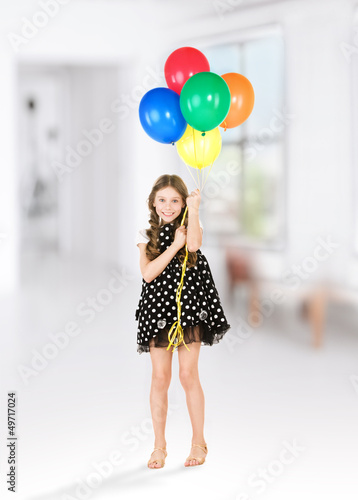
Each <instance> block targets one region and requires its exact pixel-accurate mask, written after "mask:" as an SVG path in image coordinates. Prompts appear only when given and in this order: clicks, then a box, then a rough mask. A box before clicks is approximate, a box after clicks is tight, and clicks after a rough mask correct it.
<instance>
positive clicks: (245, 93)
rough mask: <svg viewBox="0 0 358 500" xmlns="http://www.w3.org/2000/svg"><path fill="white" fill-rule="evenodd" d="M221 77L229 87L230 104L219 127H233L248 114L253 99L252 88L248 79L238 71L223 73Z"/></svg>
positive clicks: (241, 121)
mask: <svg viewBox="0 0 358 500" xmlns="http://www.w3.org/2000/svg"><path fill="white" fill-rule="evenodd" d="M222 78H223V79H224V80H225V82H226V83H227V84H228V87H229V89H230V94H231V105H230V110H229V113H228V114H227V116H226V118H225V120H224V121H223V122H222V123H221V124H220V127H223V128H234V127H237V126H238V125H241V123H243V122H244V121H245V120H246V119H247V118H248V117H249V116H250V114H251V111H252V109H253V107H254V101H255V94H254V89H253V88H252V85H251V83H250V81H249V80H248V79H247V78H246V77H245V76H243V75H239V73H225V75H222Z"/></svg>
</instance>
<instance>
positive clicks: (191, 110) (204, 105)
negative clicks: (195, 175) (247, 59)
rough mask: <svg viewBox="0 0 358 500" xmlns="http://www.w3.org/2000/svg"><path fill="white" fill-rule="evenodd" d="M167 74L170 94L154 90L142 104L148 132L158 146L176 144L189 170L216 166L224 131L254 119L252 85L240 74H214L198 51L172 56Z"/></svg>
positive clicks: (141, 114) (141, 113) (184, 50)
mask: <svg viewBox="0 0 358 500" xmlns="http://www.w3.org/2000/svg"><path fill="white" fill-rule="evenodd" d="M164 74H165V80H166V82H167V85H168V88H166V87H158V88H154V89H152V90H149V91H148V92H147V93H146V94H145V95H144V96H143V98H142V99H141V102H140V104H139V117H140V122H141V124H142V127H143V129H144V130H145V132H146V133H147V134H148V135H149V136H150V137H151V138H152V139H154V140H156V141H158V142H161V143H164V144H175V143H176V147H177V151H178V154H179V156H180V157H181V158H182V160H183V161H184V162H185V164H186V165H189V166H191V167H193V168H196V169H199V170H200V169H202V168H204V167H207V166H209V165H211V166H212V164H213V163H214V161H215V160H216V158H217V157H218V155H219V153H220V151H221V142H222V141H221V134H220V131H219V126H220V127H222V128H224V129H225V130H226V129H228V128H234V127H237V126H239V125H241V124H242V123H243V122H244V121H245V120H246V119H247V118H248V117H249V115H250V114H251V111H252V109H253V106H254V99H255V96H254V90H253V88H252V85H251V83H250V81H249V80H248V79H247V78H246V77H245V76H243V75H240V74H238V73H226V74H224V75H221V76H220V75H217V74H216V73H213V72H211V71H210V65H209V62H208V60H207V58H206V57H205V55H204V54H203V53H202V52H200V51H199V50H197V49H195V48H193V47H181V48H179V49H177V50H175V51H174V52H172V53H171V54H170V56H169V57H168V59H167V61H166V63H165V66H164Z"/></svg>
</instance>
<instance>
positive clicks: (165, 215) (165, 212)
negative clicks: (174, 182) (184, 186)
mask: <svg viewBox="0 0 358 500" xmlns="http://www.w3.org/2000/svg"><path fill="white" fill-rule="evenodd" d="M153 206H154V207H155V210H156V212H157V214H158V215H159V217H161V218H162V219H163V220H164V223H167V222H171V221H173V220H174V219H175V218H176V217H178V216H179V215H180V212H181V209H182V208H183V207H185V203H184V202H183V199H182V197H181V196H180V194H179V193H178V191H177V190H176V189H174V188H173V187H172V186H167V187H166V188H163V189H160V190H159V191H157V193H156V195H155V199H154V203H153Z"/></svg>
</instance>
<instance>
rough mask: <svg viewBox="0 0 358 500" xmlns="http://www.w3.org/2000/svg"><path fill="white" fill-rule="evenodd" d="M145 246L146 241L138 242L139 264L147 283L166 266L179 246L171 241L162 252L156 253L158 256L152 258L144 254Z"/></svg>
mask: <svg viewBox="0 0 358 500" xmlns="http://www.w3.org/2000/svg"><path fill="white" fill-rule="evenodd" d="M146 246H147V244H146V243H138V247H139V250H140V260H139V266H140V271H141V273H142V276H143V279H144V280H145V281H146V282H147V283H150V282H151V281H152V280H154V278H156V277H157V276H159V274H160V273H161V272H162V271H163V270H164V269H165V268H166V267H167V265H168V264H169V262H170V261H171V260H172V259H173V257H175V255H176V254H177V253H178V251H179V250H180V248H178V245H177V244H175V242H174V241H173V243H172V244H171V245H170V246H169V247H168V248H167V249H166V250H165V251H164V252H163V253H161V254H160V255H158V257H156V258H155V259H154V260H149V259H148V257H147V255H146Z"/></svg>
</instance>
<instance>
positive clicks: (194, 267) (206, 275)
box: [135, 175, 231, 469]
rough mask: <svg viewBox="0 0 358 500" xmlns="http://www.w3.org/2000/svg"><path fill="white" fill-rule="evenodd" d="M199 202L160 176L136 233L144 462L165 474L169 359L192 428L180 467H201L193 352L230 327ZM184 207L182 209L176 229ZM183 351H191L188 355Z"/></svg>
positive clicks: (200, 409)
mask: <svg viewBox="0 0 358 500" xmlns="http://www.w3.org/2000/svg"><path fill="white" fill-rule="evenodd" d="M200 200H201V198H200V192H199V189H196V190H195V191H192V193H191V194H190V195H189V193H188V190H187V187H186V185H185V183H184V182H183V180H182V179H181V178H180V177H179V176H177V175H162V176H160V177H159V178H158V179H157V180H156V181H155V183H154V185H153V187H152V191H151V193H150V195H149V198H148V200H147V201H148V208H149V210H150V218H149V224H150V228H149V229H141V230H140V231H138V233H137V238H136V244H137V246H138V247H139V250H140V270H141V273H142V276H143V279H142V293H141V297H140V300H139V304H138V307H137V309H136V312H135V318H136V320H137V321H138V330H137V351H138V353H139V354H141V353H143V352H150V356H151V361H152V382H151V391H150V406H151V413H152V421H153V428H154V435H155V442H154V451H153V453H152V455H151V459H150V460H149V461H148V467H149V468H152V469H156V468H161V467H164V463H165V458H166V456H167V451H166V440H165V424H166V417H167V409H168V389H169V384H170V380H171V366H172V356H173V351H174V350H175V349H176V348H177V349H178V360H179V378H180V382H181V384H182V386H183V388H184V390H185V393H186V401H187V405H188V411H189V415H190V419H191V424H192V429H193V434H192V448H191V452H190V455H189V456H188V458H187V459H186V461H185V464H184V465H185V466H192V465H201V464H203V463H204V461H205V457H206V454H207V452H208V449H207V446H206V443H205V439H204V393H203V390H202V387H201V384H200V380H199V373H198V358H199V351H200V346H201V345H210V346H211V345H213V344H217V343H218V342H219V341H220V340H221V339H222V338H223V336H224V334H225V333H226V332H227V331H228V330H229V329H230V328H231V326H230V325H229V323H228V322H227V319H226V317H225V314H224V311H223V309H222V306H221V303H220V298H219V295H218V292H217V290H216V287H215V283H214V279H213V277H212V274H211V270H210V267H209V264H208V261H207V260H206V257H205V256H204V255H203V254H202V253H201V251H200V246H201V243H202V234H203V227H202V225H201V222H200V220H199V204H200ZM186 206H187V207H188V210H187V214H186V216H185V219H184V224H183V225H182V226H181V221H182V218H183V215H184V211H185V208H186ZM185 244H187V249H188V260H187V264H186V269H185V275H184V282H183V288H182V292H181V297H180V304H181V313H180V324H181V326H182V328H183V339H179V338H178V337H179V335H178V333H177V336H176V338H175V340H173V343H174V344H175V347H174V349H172V347H171V346H170V347H169V349H168V346H169V338H168V334H169V331H170V328H171V326H172V325H173V323H174V322H176V321H177V319H178V317H177V303H176V290H177V288H178V286H179V284H180V280H181V275H182V263H183V261H184V258H185V254H186V252H185ZM172 331H173V330H172ZM170 338H171V339H172V335H171V337H170ZM173 343H172V344H171V345H173ZM185 344H190V348H189V347H187V346H186V345H185Z"/></svg>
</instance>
